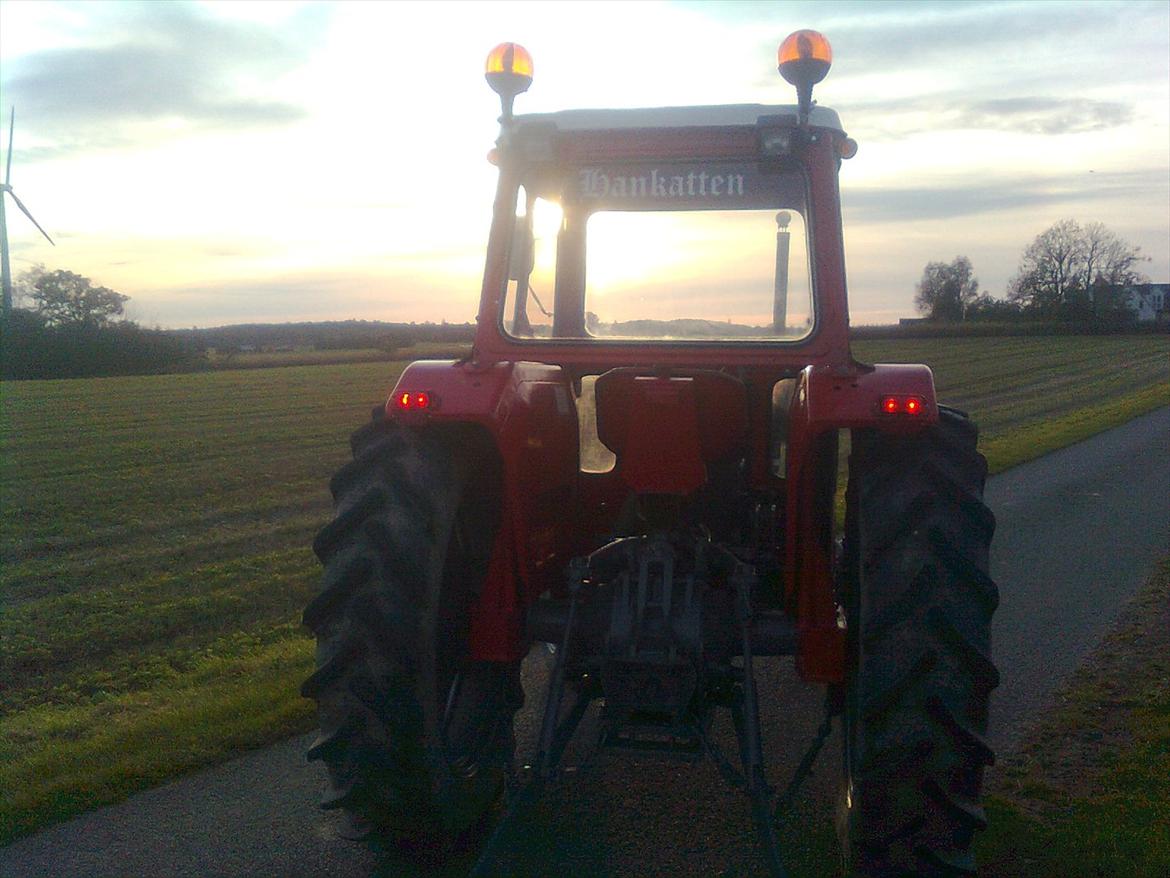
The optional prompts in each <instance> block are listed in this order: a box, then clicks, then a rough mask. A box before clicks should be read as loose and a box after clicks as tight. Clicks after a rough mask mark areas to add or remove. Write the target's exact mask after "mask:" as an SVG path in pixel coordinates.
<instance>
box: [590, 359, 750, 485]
mask: <svg viewBox="0 0 1170 878" xmlns="http://www.w3.org/2000/svg"><path fill="white" fill-rule="evenodd" d="M596 393H597V435H598V438H599V439H601V441H602V443H604V444H605V446H606V447H607V448H609V450H610V451H612V452H613V453H614V454H615V455H616V456H617V470H618V473H619V475H620V476H621V478H622V479H623V480H624V481H625V482H626V484H627V485H629V486H630V488H631V490H633V491H635V492H636V493H639V494H676V495H684V496H685V495H687V494H690V493H691V492H692V491H695V490H696V489H698V488H700V487H702V486H703V485H704V484H706V482H707V464H709V463H712V462H713V461H716V460H719V459H720V458H722V457H725V456H726V455H727V454H729V453H730V452H731V451H733V450H734V449H735V448H736V447H737V446H739V444H740V443H741V442H742V440H743V437H744V434H745V433H746V432H747V389H746V388H745V387H744V385H743V382H742V381H739V380H738V379H736V378H733V377H732V376H730V375H727V374H725V373H723V372H715V371H710V370H695V371H688V372H650V371H649V370H646V369H638V368H636V367H623V368H620V369H611V370H610V371H608V372H606V373H605V374H603V375H601V376H600V377H599V378H598V379H597V384H596Z"/></svg>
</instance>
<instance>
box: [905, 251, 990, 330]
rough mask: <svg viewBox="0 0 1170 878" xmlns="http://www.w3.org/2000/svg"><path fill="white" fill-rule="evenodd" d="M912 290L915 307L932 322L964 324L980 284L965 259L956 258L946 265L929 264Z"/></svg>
mask: <svg viewBox="0 0 1170 878" xmlns="http://www.w3.org/2000/svg"><path fill="white" fill-rule="evenodd" d="M915 289H916V290H917V294H916V295H915V296H914V304H915V306H916V307H917V308H918V311H919V313H921V314H925V315H927V316H928V317H929V318H930V319H931V320H946V321H950V322H955V323H957V322H959V321H961V320H964V319H965V318H966V316H967V309H968V308H969V307H970V306H971V305H972V304H973V303H974V302H975V301H976V300H977V299H978V298H979V281H978V280H977V279H976V278H975V276H974V273H973V269H972V268H971V260H970V259H968V258H967V257H966V256H956V257H955V258H954V259H953V260H952V261H951V262H949V263H947V262H928V263H927V264H926V268H925V269H924V270H923V272H922V280H920V281H919V282H918V285H917V286H916V287H915Z"/></svg>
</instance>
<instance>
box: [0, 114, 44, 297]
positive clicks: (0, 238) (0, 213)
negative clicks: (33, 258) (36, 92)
mask: <svg viewBox="0 0 1170 878" xmlns="http://www.w3.org/2000/svg"><path fill="white" fill-rule="evenodd" d="M15 127H16V107H13V108H12V114H11V115H10V116H9V117H8V161H7V162H6V164H5V166H4V183H3V185H0V283H2V284H3V287H4V316H5V317H7V316H8V315H9V314H10V313H12V270H11V268H10V267H9V265H8V221H7V219H5V216H4V196H5V195H11V196H12V200H13V201H14V202H16V206H17V207H19V208H20V212H21V213H23V214H24V215H25V216H27V217H28V219H29V222H31V223H32V224H33V225H34V226H36V227H37V230H38V231H39V232H40V233H41V234H42V235H44V236H45V240H46V241H48V242H49V243H50V244H52V245H53V246H54V247H56V246H57V245H56V243H55V242H54V241H53V239H52V238H50V237H49V233H48V232H46V231H45V230H44V229H42V228H41V224H40V223H38V222H37V221H36V220H35V219H33V215H32V214H31V213H29V210H28V208H27V207H25V206H24V202H22V201H21V200H20V199H19V198H17V197H16V193H15V192H13V191H12V183H11V180H12V131H13V129H14V128H15Z"/></svg>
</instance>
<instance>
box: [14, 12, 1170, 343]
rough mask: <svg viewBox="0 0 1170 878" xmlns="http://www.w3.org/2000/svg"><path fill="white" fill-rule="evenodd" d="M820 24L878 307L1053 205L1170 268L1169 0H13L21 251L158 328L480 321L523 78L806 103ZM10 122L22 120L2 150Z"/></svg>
mask: <svg viewBox="0 0 1170 878" xmlns="http://www.w3.org/2000/svg"><path fill="white" fill-rule="evenodd" d="M800 27H812V28H816V29H818V30H821V31H822V32H823V33H825V34H826V36H828V38H829V40H830V41H831V42H832V44H833V50H834V65H833V70H832V71H831V72H830V74H829V76H828V78H827V79H826V80H825V82H823V83H822V84H821V85H820V86H818V88H817V92H816V97H817V98H818V100H819V101H820V102H821V103H822V104H825V105H827V106H831V107H833V108H835V109H836V110H837V111H838V112H839V113H840V114H841V117H842V121H843V123H844V125H845V127H846V129H847V130H848V131H849V133H850V134H851V135H852V136H853V137H855V138H856V139H857V140H858V141H859V142H860V145H861V149H860V152H859V153H858V155H857V157H856V158H855V159H853V160H852V161H850V162H847V163H846V164H845V165H844V166H843V170H842V189H843V200H844V207H845V238H846V250H847V254H848V268H849V287H850V299H851V303H852V310H853V314H854V321H855V322H858V323H881V322H891V321H893V320H895V319H896V318H898V317H899V316H908V315H910V314H912V313H913V304H912V303H913V295H914V284H915V282H916V281H917V280H918V278H919V277H920V276H921V274H922V269H923V266H924V265H925V264H926V263H927V262H928V261H931V260H944V261H949V260H950V259H952V258H953V257H954V256H956V255H959V254H963V255H966V256H968V257H969V258H970V259H971V261H972V262H973V263H974V266H975V270H976V274H977V275H978V277H979V279H980V281H981V284H982V287H983V288H984V289H985V290H986V291H988V292H990V293H992V294H993V295H997V296H1002V295H1003V294H1004V292H1005V287H1006V284H1007V281H1008V279H1009V278H1010V276H1011V275H1012V274H1013V273H1014V270H1015V268H1016V265H1017V263H1018V261H1019V257H1020V253H1021V252H1022V250H1023V249H1024V247H1026V246H1027V244H1028V243H1029V242H1030V241H1031V240H1032V238H1034V237H1035V236H1036V235H1037V234H1039V233H1040V232H1042V231H1043V230H1044V229H1046V228H1047V227H1048V226H1049V225H1051V224H1052V223H1053V222H1055V221H1057V220H1059V219H1062V218H1065V217H1072V218H1075V219H1078V220H1081V221H1101V222H1104V223H1105V224H1106V225H1107V226H1109V227H1110V228H1111V229H1113V230H1114V231H1115V232H1117V233H1118V234H1119V235H1121V236H1122V237H1123V238H1125V239H1126V240H1128V241H1129V242H1130V243H1132V244H1134V245H1138V246H1140V247H1141V248H1142V251H1143V253H1145V254H1146V255H1148V256H1149V257H1150V262H1148V263H1147V264H1146V265H1145V271H1146V273H1147V274H1148V275H1150V277H1151V278H1152V279H1153V280H1157V281H1167V280H1170V109H1168V108H1170V3H1167V2H1165V0H1157V2H1118V0H1111V2H1092V0H1079V2H1072V3H1061V2H961V0H947V2H915V3H908V2H883V0H867V2H807V3H805V2H791V3H785V2H767V3H723V2H713V3H617V2H612V3H593V4H587V5H576V4H572V3H565V2H555V3H554V2H549V3H541V4H538V3H519V4H516V5H510V4H504V3H470V4H461V3H453V2H452V3H441V2H440V3H429V4H421V3H419V4H415V3H409V2H394V3H378V2H353V3H277V2H258V3H249V2H242V0H232V2H217V3H187V2H145V3H132V2H119V3H97V2H79V3H68V2H59V3H54V2H40V0H36V2H32V0H0V106H2V107H3V109H4V111H5V112H4V116H5V123H6V122H7V111H8V108H9V107H10V106H12V105H15V107H16V141H15V149H14V158H13V169H12V183H13V188H14V189H15V191H16V193H17V194H18V195H20V197H21V199H22V200H23V201H24V202H25V203H26V204H27V205H28V207H29V208H30V209H31V210H32V211H33V214H34V215H35V216H36V218H37V219H38V221H39V222H40V223H41V225H43V226H44V227H45V228H46V229H47V230H48V231H49V233H50V234H51V235H53V237H54V238H55V239H56V241H57V247H55V248H53V247H50V246H49V245H48V244H47V243H45V242H44V241H43V239H41V238H40V236H39V234H38V233H37V232H36V230H35V229H34V228H33V227H32V226H31V224H29V223H28V222H27V221H26V220H25V219H24V217H23V216H21V215H20V214H19V213H18V212H17V211H16V210H14V209H13V208H12V206H11V204H9V205H8V208H9V209H8V218H9V235H10V241H11V249H12V259H13V268H14V271H15V272H16V273H19V272H20V271H22V270H24V269H27V268H28V267H29V266H31V265H33V264H36V263H44V264H45V265H46V266H47V267H49V268H50V269H54V268H66V269H69V270H72V271H76V272H79V273H81V274H84V275H87V276H89V277H91V278H93V279H94V280H95V281H97V282H99V283H101V284H103V285H106V286H110V287H113V288H114V289H117V290H119V291H120V292H123V293H125V294H127V295H130V296H131V297H132V301H131V303H130V314H131V316H132V317H134V318H135V319H137V320H139V321H142V322H144V323H147V324H150V325H156V324H157V325H161V326H166V327H183V326H214V325H222V324H226V323H235V322H243V321H274V322H280V321H286V320H325V319H347V318H365V319H383V320H419V321H422V320H435V321H438V320H443V319H446V320H449V321H456V322H462V321H464V320H470V319H473V318H474V314H475V310H476V302H477V300H478V296H479V278H480V274H481V272H482V268H483V246H484V239H485V235H486V230H487V224H488V220H489V215H490V209H491V194H492V190H493V186H494V170H493V168H492V167H491V166H490V165H489V164H488V163H487V161H486V160H485V155H486V153H487V151H488V149H489V148H490V147H491V146H492V143H493V141H494V139H495V135H496V125H495V119H496V116H497V115H498V104H497V100H496V97H495V95H494V94H493V93H492V92H491V91H490V90H489V89H488V88H487V86H486V84H485V83H484V81H483V77H482V65H483V60H484V57H485V56H486V54H487V52H488V50H489V49H490V48H491V47H492V46H493V45H495V44H496V43H497V42H500V41H503V40H514V41H517V42H520V43H523V44H524V45H525V46H526V47H527V48H528V49H529V50H530V51H531V53H532V55H533V57H534V59H535V66H536V80H535V82H534V84H533V86H532V88H531V90H530V91H529V92H528V93H527V94H526V95H523V96H521V97H520V98H519V99H518V101H517V111H518V112H537V111H550V110H557V109H566V108H574V107H589V106H593V107H637V106H654V105H671V104H703V103H743V102H761V103H789V102H790V101H791V100H792V95H791V90H790V87H789V86H788V85H787V83H785V82H784V81H783V80H782V79H781V78H780V77H779V75H778V74H776V72H775V47H776V45H777V43H778V42H779V41H780V40H781V39H783V37H784V36H785V35H786V34H788V33H789V32H791V31H792V30H795V29H797V28H800ZM6 140H7V131H5V146H6Z"/></svg>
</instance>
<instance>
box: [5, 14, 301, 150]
mask: <svg viewBox="0 0 1170 878" xmlns="http://www.w3.org/2000/svg"><path fill="white" fill-rule="evenodd" d="M95 9H96V10H98V14H97V15H96V16H95V18H94V20H93V21H92V23H91V26H90V28H88V29H87V31H86V33H85V34H84V43H83V44H81V45H74V46H68V47H64V48H54V49H48V50H43V51H40V52H35V53H32V54H28V55H25V56H23V57H17V58H15V59H13V60H12V61H11V62H9V63H6V64H5V68H6V70H5V73H6V74H8V75H7V76H6V77H5V80H6V81H5V82H4V90H5V92H6V94H7V96H8V97H9V98H10V99H11V100H12V102H13V103H14V104H16V105H18V106H19V107H20V108H21V115H22V116H24V117H25V118H26V119H28V120H30V122H31V123H32V125H33V126H35V128H36V130H37V131H38V133H39V134H40V135H42V136H43V137H45V138H47V139H48V142H47V143H46V142H42V144H41V148H40V150H39V153H40V154H39V155H38V156H37V157H40V158H44V157H46V156H54V157H55V156H58V155H62V154H64V153H72V152H76V151H79V150H82V149H94V148H111V147H114V146H118V145H121V144H122V143H126V142H130V141H133V140H138V139H140V138H141V136H142V131H141V128H142V126H143V125H150V126H151V128H152V130H153V133H154V136H155V137H159V136H166V132H167V131H168V130H176V129H183V128H187V129H189V128H207V127H232V128H239V127H254V126H255V127H263V126H272V125H282V124H287V123H289V122H292V121H295V120H297V119H299V118H301V117H303V116H304V111H303V110H302V109H301V108H300V107H298V106H296V105H295V104H293V103H290V102H288V101H285V100H281V99H278V98H273V97H271V96H269V95H266V94H265V93H264V92H265V91H266V90H267V88H268V83H271V82H272V81H273V80H275V79H276V78H278V77H279V76H281V75H282V74H284V73H286V72H288V71H290V70H292V69H294V68H295V67H296V66H298V65H299V64H300V63H301V61H302V60H303V59H304V57H305V54H306V51H307V50H306V48H305V47H304V45H303V40H301V39H299V38H298V37H297V33H298V28H297V27H296V22H293V23H292V24H290V25H287V26H285V27H283V28H272V27H266V26H263V25H260V24H257V23H253V22H248V21H238V20H231V19H224V18H212V17H211V16H209V15H208V14H206V13H204V12H203V11H201V10H200V9H198V8H197V7H194V6H191V5H187V4H179V3H147V4H126V5H115V6H112V7H95ZM160 123H161V124H160ZM31 152H33V150H30V153H31Z"/></svg>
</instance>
